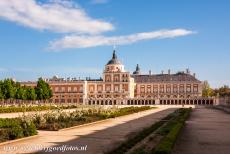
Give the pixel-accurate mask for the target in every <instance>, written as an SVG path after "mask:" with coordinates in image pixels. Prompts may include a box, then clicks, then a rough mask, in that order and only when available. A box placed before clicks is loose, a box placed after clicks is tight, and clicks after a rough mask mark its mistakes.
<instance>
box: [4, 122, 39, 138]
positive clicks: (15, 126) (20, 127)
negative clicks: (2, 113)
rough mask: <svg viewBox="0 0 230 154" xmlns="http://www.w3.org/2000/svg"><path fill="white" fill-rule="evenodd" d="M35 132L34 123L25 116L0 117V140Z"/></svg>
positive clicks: (34, 133)
mask: <svg viewBox="0 0 230 154" xmlns="http://www.w3.org/2000/svg"><path fill="white" fill-rule="evenodd" d="M36 134H37V130H36V127H35V125H34V123H33V122H32V121H30V120H27V119H26V118H14V119H8V118H6V119H0V142H4V141H7V140H13V139H18V138H22V137H26V136H32V135H36Z"/></svg>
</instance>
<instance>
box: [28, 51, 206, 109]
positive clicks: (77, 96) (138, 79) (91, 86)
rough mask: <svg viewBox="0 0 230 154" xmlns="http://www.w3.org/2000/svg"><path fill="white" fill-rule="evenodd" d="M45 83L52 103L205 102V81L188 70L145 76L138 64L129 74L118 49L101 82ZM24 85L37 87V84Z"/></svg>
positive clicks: (60, 79)
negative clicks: (51, 95) (203, 100)
mask: <svg viewBox="0 0 230 154" xmlns="http://www.w3.org/2000/svg"><path fill="white" fill-rule="evenodd" d="M45 80H46V82H47V83H48V84H49V85H50V86H51V88H52V91H53V97H52V99H51V101H52V102H53V103H79V104H93V105H119V104H120V105H135V104H137V105H138V104H171V103H172V102H171V101H172V100H173V104H182V103H185V104H186V103H187V100H192V101H193V103H194V104H195V103H197V104H198V103H201V104H202V100H199V99H200V98H201V96H202V82H201V81H199V80H198V79H197V78H196V77H195V74H193V75H192V74H191V73H190V71H189V70H188V69H187V70H186V71H185V72H178V73H175V74H171V72H170V70H168V72H167V73H163V72H162V73H161V74H152V73H151V72H149V74H142V73H141V70H140V67H139V65H138V64H137V66H136V70H135V71H134V72H133V73H130V72H129V71H126V70H125V68H124V65H123V64H122V63H121V62H120V61H119V59H118V58H117V55H116V52H115V50H114V51H113V55H112V58H111V60H109V61H108V63H107V64H106V65H105V68H104V71H103V77H102V78H100V79H90V78H86V79H85V80H81V79H76V78H72V79H70V78H67V79H64V78H58V77H57V76H54V77H53V78H51V79H45ZM24 84H25V85H27V86H34V85H35V84H36V83H33V82H26V83H24ZM169 100H170V101H169ZM199 101H200V102H199ZM190 103H191V102H189V104H190Z"/></svg>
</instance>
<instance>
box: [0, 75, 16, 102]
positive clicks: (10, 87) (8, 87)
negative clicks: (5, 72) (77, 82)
mask: <svg viewBox="0 0 230 154" xmlns="http://www.w3.org/2000/svg"><path fill="white" fill-rule="evenodd" d="M2 93H3V96H4V98H5V99H10V98H14V96H15V93H16V88H15V82H14V81H13V80H12V79H5V80H4V81H3V83H2Z"/></svg>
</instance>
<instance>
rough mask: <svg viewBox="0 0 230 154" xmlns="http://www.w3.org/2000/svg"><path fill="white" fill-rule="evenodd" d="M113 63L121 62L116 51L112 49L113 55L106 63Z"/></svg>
mask: <svg viewBox="0 0 230 154" xmlns="http://www.w3.org/2000/svg"><path fill="white" fill-rule="evenodd" d="M113 64H121V62H120V61H119V60H118V59H117V55H116V51H115V50H113V57H112V59H111V60H110V61H109V62H108V63H107V65H113Z"/></svg>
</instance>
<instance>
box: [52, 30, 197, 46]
mask: <svg viewBox="0 0 230 154" xmlns="http://www.w3.org/2000/svg"><path fill="white" fill-rule="evenodd" d="M193 33H194V32H193V31H190V30H186V29H172V30H159V31H151V32H144V33H136V34H131V35H124V36H112V37H106V36H102V35H96V36H86V35H80V36H79V35H70V36H65V37H64V38H62V39H60V40H55V41H52V42H50V46H49V49H51V50H62V49H66V48H88V47H96V46H103V45H114V44H116V45H125V44H131V43H135V42H138V41H142V40H150V39H164V38H174V37H179V36H185V35H189V34H193Z"/></svg>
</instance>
